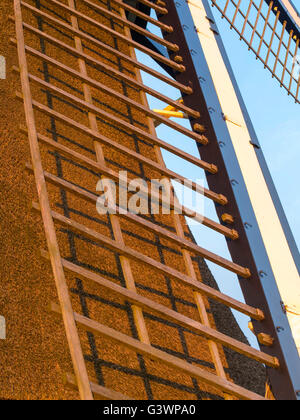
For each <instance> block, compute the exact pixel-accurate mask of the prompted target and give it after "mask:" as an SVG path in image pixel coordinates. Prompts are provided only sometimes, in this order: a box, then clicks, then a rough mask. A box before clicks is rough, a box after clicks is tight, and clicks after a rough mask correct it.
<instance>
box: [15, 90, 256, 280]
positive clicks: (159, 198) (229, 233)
mask: <svg viewBox="0 0 300 420" xmlns="http://www.w3.org/2000/svg"><path fill="white" fill-rule="evenodd" d="M17 97H18V98H19V97H20V96H19V95H18V96H17ZM33 105H34V106H35V105H36V103H35V102H33ZM38 109H40V107H39V108H38ZM48 144H49V145H51V147H53V148H55V149H56V150H60V151H61V152H62V153H64V154H65V155H67V156H71V157H72V158H74V159H76V160H80V161H81V162H84V163H85V164H86V165H88V166H89V167H93V168H94V169H96V170H98V171H99V172H100V173H101V174H105V175H106V176H107V177H109V178H111V179H112V180H113V181H115V182H117V183H118V182H119V181H122V182H123V183H124V185H128V184H129V182H130V180H128V179H127V177H125V176H123V175H122V174H120V173H118V172H116V171H114V170H112V169H108V168H107V167H106V166H103V165H101V164H99V163H97V162H95V161H94V160H92V159H89V158H87V157H85V156H83V155H82V154H80V153H78V152H74V151H73V150H72V149H70V148H68V147H66V146H63V145H61V144H59V143H55V144H53V143H50V142H48ZM139 192H140V194H141V195H143V196H145V197H146V198H148V199H149V198H150V199H151V200H153V201H154V200H155V202H157V203H160V205H161V206H163V207H164V208H165V209H166V210H167V209H171V210H175V211H176V212H177V213H178V214H183V215H185V216H187V217H192V218H193V220H194V221H196V222H198V223H202V224H203V225H204V226H207V227H209V228H211V229H213V230H215V231H216V232H218V233H220V234H221V235H224V236H226V237H228V238H230V239H233V240H236V239H238V237H239V235H238V232H237V231H236V230H235V229H230V228H228V227H227V226H223V225H221V224H220V223H217V222H215V221H214V220H212V219H209V218H207V217H205V216H203V215H201V214H199V213H197V212H196V211H194V210H191V209H189V208H188V207H186V206H181V205H180V204H177V203H175V202H174V200H173V199H172V197H170V200H168V198H167V199H166V200H165V199H164V197H163V195H162V194H157V193H156V192H154V191H150V192H149V189H148V187H147V188H145V187H143V186H140V185H139ZM199 192H201V190H200V191H199ZM202 192H203V191H202ZM246 277H250V273H249V272H248V274H247V276H246Z"/></svg>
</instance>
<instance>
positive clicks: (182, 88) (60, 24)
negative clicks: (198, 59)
mask: <svg viewBox="0 0 300 420" xmlns="http://www.w3.org/2000/svg"><path fill="white" fill-rule="evenodd" d="M41 13H43V12H42V11H41ZM43 14H44V13H43ZM45 14H46V13H45ZM46 16H47V22H48V23H49V22H51V23H53V24H54V25H56V26H57V27H60V28H63V29H65V30H66V31H68V32H70V33H71V34H73V35H77V36H79V37H80V38H81V39H84V40H86V41H89V42H91V43H92V44H93V45H95V46H97V47H98V48H101V49H103V50H105V51H108V52H109V53H111V54H113V55H115V56H116V57H119V58H122V60H124V61H126V62H127V63H130V64H132V65H133V66H134V67H137V68H139V69H140V70H143V71H145V72H146V73H149V74H151V75H152V76H154V77H156V78H158V79H160V80H162V81H163V82H165V83H167V84H169V85H171V86H173V87H175V88H176V89H179V90H180V91H182V92H184V93H186V94H187V95H190V94H191V93H193V89H192V88H191V87H190V86H186V85H183V84H182V83H179V82H177V81H176V80H174V79H171V78H170V77H167V76H165V75H164V74H162V73H160V72H158V71H156V70H155V69H153V68H151V67H148V66H146V65H145V64H143V63H141V62H139V61H137V60H133V59H132V58H131V57H129V56H128V55H126V54H124V53H122V52H121V51H119V50H116V49H115V48H113V47H111V46H109V45H108V44H105V43H104V42H102V41H100V40H98V39H96V38H94V37H92V36H90V35H88V34H86V33H85V32H82V31H80V30H79V29H75V28H73V27H72V26H70V25H68V24H67V23H65V22H63V21H60V20H58V19H55V18H54V17H52V16H51V15H48V14H46ZM9 19H10V20H12V21H14V17H13V16H10V17H9Z"/></svg>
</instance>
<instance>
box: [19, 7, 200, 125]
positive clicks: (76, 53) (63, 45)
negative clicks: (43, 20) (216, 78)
mask: <svg viewBox="0 0 300 420" xmlns="http://www.w3.org/2000/svg"><path fill="white" fill-rule="evenodd" d="M37 10H38V9H37ZM23 26H24V28H25V29H27V30H28V31H30V32H32V33H34V34H35V35H37V36H39V37H41V38H43V39H45V40H47V41H48V42H50V43H51V44H53V45H56V46H58V47H59V48H61V49H62V50H64V51H65V52H68V53H70V54H72V55H74V56H75V57H78V58H83V59H84V60H85V61H86V62H87V63H89V64H91V65H93V66H96V67H99V68H101V69H103V71H106V72H107V73H108V74H113V75H114V76H115V77H116V78H119V79H120V80H124V81H125V82H127V83H129V84H130V85H132V86H134V87H135V88H137V89H139V90H143V91H145V92H146V93H148V94H149V95H151V96H154V97H155V98H157V99H159V100H161V101H163V102H166V103H168V104H169V105H172V106H174V107H175V108H177V109H179V110H180V111H183V112H186V113H187V114H188V115H191V116H192V117H194V118H198V117H199V116H200V114H199V112H198V111H194V110H193V109H191V108H189V107H187V106H185V105H183V104H181V103H178V102H177V101H175V100H173V99H171V98H169V97H167V96H165V95H163V94H162V93H160V92H157V91H156V90H154V89H152V88H150V87H149V86H146V85H144V84H141V83H139V82H137V81H136V79H133V78H132V77H129V76H127V75H126V74H124V73H122V72H120V71H118V70H116V69H115V68H114V67H110V66H108V65H106V64H104V63H103V62H101V61H99V60H97V59H95V58H93V57H92V56H90V55H88V54H85V53H82V52H80V51H78V50H76V48H72V47H71V46H70V45H68V44H66V43H64V42H62V41H60V40H58V39H57V38H55V37H53V36H51V35H48V34H46V33H45V32H42V31H40V30H39V29H37V28H34V27H33V26H31V25H28V24H27V23H24V25H23Z"/></svg>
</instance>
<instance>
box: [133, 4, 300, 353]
mask: <svg viewBox="0 0 300 420" xmlns="http://www.w3.org/2000/svg"><path fill="white" fill-rule="evenodd" d="M214 15H215V18H216V22H217V26H218V27H219V31H220V34H221V36H222V39H223V42H224V45H225V49H226V51H227V53H228V56H229V59H230V62H231V65H232V68H233V71H234V74H235V77H236V79H237V82H238V84H239V88H240V90H241V93H242V96H243V98H244V101H245V103H246V106H247V108H248V111H249V114H250V117H251V119H252V122H253V125H254V127H255V130H256V132H257V136H258V139H259V142H260V144H261V146H262V150H263V152H264V155H265V158H266V161H267V163H268V166H269V169H270V171H271V174H272V177H273V180H274V182H275V185H276V188H277V190H278V193H279V196H280V199H281V201H282V204H283V207H284V210H285V212H286V215H287V218H288V221H289V223H290V226H291V228H292V231H293V233H294V236H295V239H296V242H297V244H298V247H299V245H300V220H299V217H298V213H299V208H300V195H299V194H298V191H299V186H298V183H297V181H298V180H299V178H300V171H299V163H298V156H300V142H299V139H300V125H299V111H300V106H299V104H295V103H294V102H293V100H292V99H291V98H290V97H288V96H287V94H286V92H285V91H284V89H282V88H280V86H279V84H278V83H277V82H276V80H274V79H272V78H271V75H270V74H269V73H268V72H267V71H266V70H264V69H263V65H262V64H261V63H260V62H258V61H256V59H255V56H254V55H253V54H252V53H250V52H249V51H248V48H247V47H246V45H244V44H243V43H242V42H241V41H239V38H238V36H237V34H236V33H235V32H234V31H233V30H230V28H229V25H228V24H227V23H226V21H225V20H222V19H221V18H220V15H219V12H218V11H217V10H216V9H214ZM149 29H150V30H151V31H153V32H154V33H156V34H158V35H161V34H160V31H159V30H157V28H156V27H154V26H153V25H151V26H149ZM137 57H138V59H139V60H140V61H142V62H144V63H145V64H147V65H149V66H152V67H154V68H156V69H157V70H159V71H162V70H161V68H160V67H159V66H158V65H157V64H156V63H155V62H154V61H153V60H151V59H150V58H149V57H148V56H146V55H143V54H142V53H139V52H137ZM142 76H143V80H144V83H145V84H148V85H150V86H151V87H154V88H155V89H156V90H158V91H161V92H163V93H164V94H165V95H167V96H169V97H171V98H172V99H178V98H179V97H180V92H179V91H177V90H176V89H173V88H171V87H169V86H168V85H166V84H164V83H162V82H159V81H157V79H154V78H152V77H151V76H149V75H148V74H146V73H142ZM148 101H149V105H150V107H151V108H152V109H153V108H159V109H163V108H164V107H165V106H166V104H164V103H162V102H161V101H159V100H157V99H155V98H153V97H151V96H148ZM176 122H180V123H182V124H183V125H185V126H186V127H189V123H188V122H186V121H183V120H178V119H177V120H176ZM157 134H158V136H159V137H160V138H162V139H163V140H165V141H168V142H169V143H172V144H173V145H175V146H176V147H178V148H181V149H183V150H185V151H186V152H188V153H190V154H193V155H195V156H199V153H198V150H197V148H196V145H195V144H194V141H193V140H191V139H188V138H186V137H185V136H183V135H181V134H179V133H177V132H175V131H173V130H171V129H170V128H168V127H166V126H163V125H161V126H159V127H158V129H157ZM163 156H164V159H165V162H166V164H167V166H168V167H169V168H170V169H172V170H174V171H176V172H177V173H180V174H181V175H184V176H185V177H187V178H190V179H194V180H196V179H197V180H198V179H200V180H201V179H203V178H204V173H203V171H201V169H199V168H196V167H194V166H193V165H191V164H189V163H187V162H185V161H183V160H182V159H179V158H177V157H175V156H174V155H171V154H170V153H168V152H163ZM204 184H205V181H204ZM203 205H204V212H205V216H207V217H210V218H211V219H214V220H216V221H218V219H217V216H216V213H215V210H214V206H213V204H212V202H211V201H209V200H206V199H205V200H204V203H203ZM202 211H203V209H200V211H199V212H202ZM191 229H192V232H193V234H194V236H195V239H196V241H197V242H198V244H199V245H201V246H202V247H205V248H207V249H209V250H211V251H213V252H215V253H217V254H219V255H221V256H223V257H225V258H228V259H230V255H229V252H228V250H227V246H226V242H225V240H224V238H223V237H222V236H221V235H220V234H218V233H215V232H213V231H212V230H211V229H208V228H206V227H204V226H203V225H199V224H198V225H195V224H192V225H191ZM208 265H209V267H210V269H211V271H212V273H213V274H214V276H215V278H216V280H217V283H218V285H219V287H220V289H221V291H222V292H223V293H226V294H229V295H231V296H233V297H235V298H236V299H239V300H243V296H242V293H241V290H240V288H239V285H238V281H237V278H236V276H235V275H233V274H231V273H229V272H228V271H227V270H225V269H223V268H221V267H218V266H216V265H215V264H212V263H209V262H208ZM234 314H235V316H236V318H237V320H238V322H239V324H240V326H241V327H242V329H243V331H244V333H245V334H246V336H247V338H248V340H249V341H250V342H251V344H252V345H253V346H257V343H256V340H255V338H254V336H253V335H252V333H250V332H249V329H248V318H247V317H246V316H244V315H240V314H238V313H236V312H235V311H234Z"/></svg>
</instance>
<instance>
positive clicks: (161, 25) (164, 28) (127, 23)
mask: <svg viewBox="0 0 300 420" xmlns="http://www.w3.org/2000/svg"><path fill="white" fill-rule="evenodd" d="M81 1H82V2H83V3H84V4H86V5H87V6H88V7H90V8H92V9H94V10H96V11H97V12H99V14H101V13H103V14H104V15H106V16H109V17H110V18H111V19H114V20H115V21H117V22H121V24H122V23H123V24H124V25H125V26H127V27H128V28H130V29H131V30H134V31H136V32H139V33H141V34H142V35H144V36H147V37H148V38H152V39H153V40H154V41H156V42H158V43H159V44H161V45H164V46H166V47H168V46H171V47H174V46H175V44H173V43H171V42H168V41H166V40H165V39H163V38H160V37H158V36H153V33H151V32H150V31H147V30H146V29H143V28H142V27H141V26H139V25H136V24H134V23H132V22H130V21H128V20H127V19H124V18H123V17H122V16H120V15H117V14H116V13H113V12H111V11H110V10H108V9H104V8H103V7H101V6H99V5H98V4H95V3H93V2H91V1H89V0H81ZM131 9H132V10H134V12H135V11H136V9H134V8H133V7H131ZM140 17H142V18H143V19H144V20H146V21H147V22H151V23H152V24H153V25H156V26H158V27H159V28H160V29H161V30H162V31H165V32H169V33H172V32H173V27H172V26H170V25H166V24H164V23H162V22H159V21H158V20H156V19H153V18H151V17H150V16H148V15H145V14H144V13H141V12H140ZM171 50H172V48H171ZM177 51H178V50H177Z"/></svg>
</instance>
